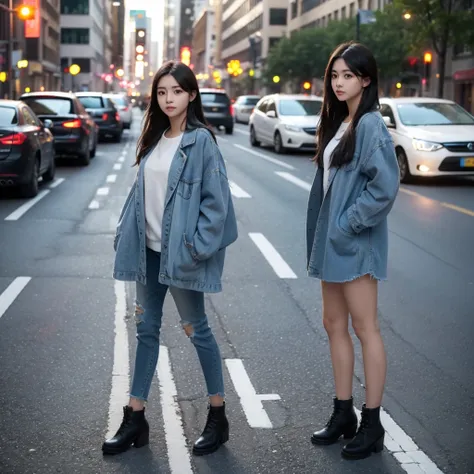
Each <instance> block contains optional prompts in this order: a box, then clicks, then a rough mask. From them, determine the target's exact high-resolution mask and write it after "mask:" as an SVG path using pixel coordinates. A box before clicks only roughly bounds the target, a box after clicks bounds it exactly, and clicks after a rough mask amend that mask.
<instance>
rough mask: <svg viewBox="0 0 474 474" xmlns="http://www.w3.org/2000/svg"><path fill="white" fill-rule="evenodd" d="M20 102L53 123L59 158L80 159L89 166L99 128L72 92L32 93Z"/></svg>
mask: <svg viewBox="0 0 474 474" xmlns="http://www.w3.org/2000/svg"><path fill="white" fill-rule="evenodd" d="M20 100H21V101H23V102H24V103H25V104H27V105H28V106H29V107H30V109H31V110H33V112H34V113H35V114H36V115H37V117H38V118H39V119H40V120H42V121H43V122H44V121H45V120H51V121H52V122H53V126H52V128H51V129H50V131H51V133H52V134H53V136H54V150H55V152H56V155H74V156H77V157H78V158H79V160H80V162H81V164H82V165H88V164H89V161H90V159H91V158H92V157H94V156H95V150H96V147H97V127H96V125H95V123H94V121H93V120H92V119H91V117H90V115H89V114H88V113H87V112H86V111H85V109H84V107H83V106H82V105H81V103H80V102H79V101H78V100H77V97H76V96H75V95H74V94H71V93H69V92H31V93H28V94H23V95H22V96H21V97H20Z"/></svg>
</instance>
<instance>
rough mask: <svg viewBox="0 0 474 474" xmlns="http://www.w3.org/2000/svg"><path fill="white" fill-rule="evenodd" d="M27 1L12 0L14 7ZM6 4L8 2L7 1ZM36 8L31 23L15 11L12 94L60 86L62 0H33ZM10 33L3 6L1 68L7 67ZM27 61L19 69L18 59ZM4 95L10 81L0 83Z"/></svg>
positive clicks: (0, 11) (0, 18)
mask: <svg viewBox="0 0 474 474" xmlns="http://www.w3.org/2000/svg"><path fill="white" fill-rule="evenodd" d="M22 3H24V2H22V1H20V0H14V1H13V7H14V8H15V7H17V6H19V5H20V4H22ZM4 4H5V2H4ZM31 4H32V5H33V6H35V7H36V8H37V16H36V19H35V20H32V21H29V22H28V25H26V24H25V22H23V21H21V20H19V19H18V18H17V16H16V15H13V22H14V25H13V26H14V28H13V45H14V46H13V48H14V53H13V58H12V59H13V61H12V62H13V71H14V78H13V80H14V85H13V96H14V97H18V96H19V95H20V94H22V93H23V92H25V89H27V90H32V91H35V90H42V89H43V90H45V89H52V90H57V89H58V88H59V87H60V79H61V74H60V56H59V44H60V14H59V0H42V1H41V2H39V1H37V2H31ZM9 36H10V28H9V18H8V14H7V13H6V12H4V11H2V10H0V72H1V71H4V72H6V71H7V70H8V39H9ZM25 59H26V60H27V61H28V65H27V66H26V67H24V68H21V69H19V68H18V67H17V64H18V61H20V60H25ZM1 87H2V90H1V96H2V97H4V96H5V95H6V94H7V93H8V81H6V82H5V83H3V84H2V85H1Z"/></svg>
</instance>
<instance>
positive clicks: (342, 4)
mask: <svg viewBox="0 0 474 474" xmlns="http://www.w3.org/2000/svg"><path fill="white" fill-rule="evenodd" d="M389 3H392V0H357V1H354V0H290V4H289V5H290V7H289V15H288V31H289V34H291V32H292V31H295V30H299V29H301V28H313V27H324V26H326V25H327V24H328V23H329V22H330V21H332V20H336V21H337V20H343V19H345V18H352V17H355V16H356V15H357V10H359V9H360V10H382V9H383V7H384V6H385V5H387V4H389Z"/></svg>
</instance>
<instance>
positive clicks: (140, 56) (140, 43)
mask: <svg viewBox="0 0 474 474" xmlns="http://www.w3.org/2000/svg"><path fill="white" fill-rule="evenodd" d="M145 46H146V30H145V29H144V28H138V29H137V30H136V32H135V61H136V62H141V61H144V60H145Z"/></svg>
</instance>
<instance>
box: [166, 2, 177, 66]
mask: <svg viewBox="0 0 474 474" xmlns="http://www.w3.org/2000/svg"><path fill="white" fill-rule="evenodd" d="M180 16H181V0H165V7H164V21H163V23H164V24H163V26H164V28H163V60H164V61H167V60H170V59H177V58H179V27H180Z"/></svg>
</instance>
